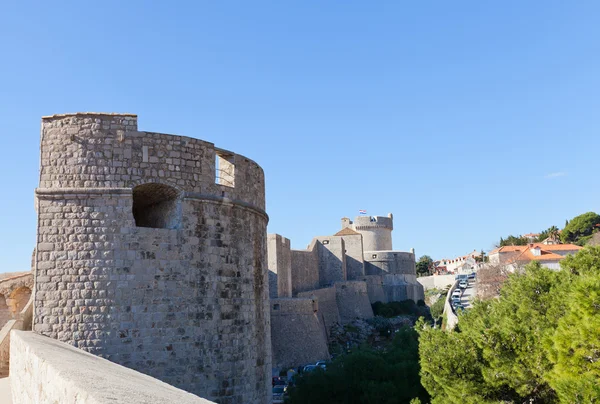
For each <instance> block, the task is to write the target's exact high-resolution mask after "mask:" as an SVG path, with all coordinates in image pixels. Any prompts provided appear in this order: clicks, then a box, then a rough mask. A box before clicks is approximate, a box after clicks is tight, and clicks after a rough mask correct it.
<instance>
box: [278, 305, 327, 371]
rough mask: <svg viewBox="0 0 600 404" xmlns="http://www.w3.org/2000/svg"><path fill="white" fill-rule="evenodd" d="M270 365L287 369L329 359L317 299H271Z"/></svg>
mask: <svg viewBox="0 0 600 404" xmlns="http://www.w3.org/2000/svg"><path fill="white" fill-rule="evenodd" d="M271 341H272V349H273V368H275V369H287V368H292V367H296V366H299V365H306V364H311V363H315V362H317V361H319V360H327V359H329V350H328V347H327V337H326V334H325V330H324V329H323V325H322V323H321V321H319V302H318V300H316V299H310V298H285V299H271Z"/></svg>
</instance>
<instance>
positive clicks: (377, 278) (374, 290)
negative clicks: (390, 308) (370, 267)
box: [360, 275, 388, 304]
mask: <svg viewBox="0 0 600 404" xmlns="http://www.w3.org/2000/svg"><path fill="white" fill-rule="evenodd" d="M360 280H362V281H364V282H365V283H366V284H367V293H368V295H369V301H370V302H371V304H373V303H375V302H382V303H385V302H388V298H387V296H386V294H385V291H384V290H383V277H382V276H381V275H365V276H363V277H362V279H360Z"/></svg>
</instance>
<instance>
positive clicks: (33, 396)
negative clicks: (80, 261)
mask: <svg viewBox="0 0 600 404" xmlns="http://www.w3.org/2000/svg"><path fill="white" fill-rule="evenodd" d="M11 340H12V343H11V354H10V358H11V363H10V365H11V375H10V386H11V391H12V402H13V404H31V403H86V404H108V403H128V404H163V403H178V404H210V403H211V402H210V401H207V400H205V399H202V398H199V397H197V396H195V395H193V394H190V393H187V392H185V391H183V390H180V389H177V388H175V387H173V386H170V385H168V384H166V383H163V382H161V381H159V380H157V379H154V378H152V377H150V376H146V375H144V374H142V373H139V372H136V371H134V370H132V369H128V368H126V367H123V366H119V365H117V364H115V363H112V362H110V361H108V360H106V359H102V358H100V357H98V356H94V355H92V354H89V353H87V352H84V351H82V350H79V349H77V348H74V347H73V346H71V345H68V344H65V343H63V342H59V341H57V340H54V339H51V338H48V337H44V336H42V335H39V334H36V333H33V332H31V331H13V332H12V335H11ZM5 398H7V397H5Z"/></svg>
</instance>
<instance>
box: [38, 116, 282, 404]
mask: <svg viewBox="0 0 600 404" xmlns="http://www.w3.org/2000/svg"><path fill="white" fill-rule="evenodd" d="M40 169H41V172H40V185H39V188H38V189H37V190H36V197H37V198H36V205H37V206H36V208H37V214H38V231H37V253H36V256H35V259H34V263H33V265H34V274H35V286H34V289H35V290H34V296H35V298H34V304H35V310H34V320H33V323H34V324H33V329H34V331H35V332H37V333H40V334H43V335H46V336H49V337H52V338H56V339H59V340H61V341H64V342H68V343H70V344H72V345H74V346H76V347H78V348H81V349H83V350H85V351H88V352H91V353H93V354H96V355H100V356H102V357H105V358H107V359H109V360H111V361H113V362H116V363H119V364H121V365H124V366H126V367H130V368H133V369H135V370H138V371H141V372H143V373H146V374H148V375H150V376H153V377H156V378H158V379H160V380H163V381H165V382H167V383H169V384H172V385H174V386H176V387H179V388H182V389H184V390H187V391H190V392H192V393H194V394H197V395H199V396H201V397H205V398H207V399H210V400H213V401H217V402H220V403H232V404H233V403H269V402H270V401H271V400H270V395H271V381H270V375H271V346H270V315H269V295H268V275H267V255H266V226H267V221H268V217H267V215H266V213H265V211H264V208H265V189H264V174H263V171H262V169H261V168H260V167H259V166H258V165H257V164H256V163H255V162H253V161H252V160H250V159H248V158H246V157H244V156H241V155H238V154H235V153H232V152H229V151H226V150H222V149H218V148H216V147H215V146H214V145H213V144H212V143H209V142H205V141H202V140H198V139H192V138H187V137H183V136H172V135H165V134H160V133H151V132H140V131H138V129H137V116H136V115H131V114H98V113H77V114H65V115H53V116H48V117H44V118H43V119H42V137H41V167H40Z"/></svg>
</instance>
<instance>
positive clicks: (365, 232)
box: [353, 213, 394, 251]
mask: <svg viewBox="0 0 600 404" xmlns="http://www.w3.org/2000/svg"><path fill="white" fill-rule="evenodd" d="M353 227H354V230H355V231H357V232H358V233H360V234H362V236H363V250H364V251H389V250H391V249H392V230H393V229H394V217H393V215H392V214H391V213H389V214H388V215H387V216H358V217H357V218H356V219H354V223H353Z"/></svg>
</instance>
